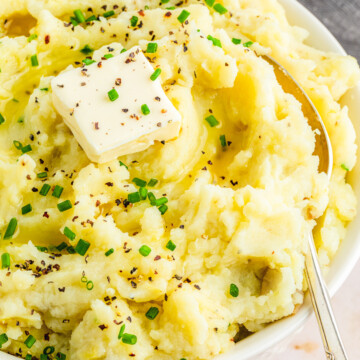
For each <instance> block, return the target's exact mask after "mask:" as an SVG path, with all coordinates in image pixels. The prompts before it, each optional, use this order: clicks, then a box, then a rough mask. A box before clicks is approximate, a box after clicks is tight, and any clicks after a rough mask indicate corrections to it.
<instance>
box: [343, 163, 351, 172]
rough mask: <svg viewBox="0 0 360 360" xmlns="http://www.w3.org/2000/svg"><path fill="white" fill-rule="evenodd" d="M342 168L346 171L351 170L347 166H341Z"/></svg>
mask: <svg viewBox="0 0 360 360" xmlns="http://www.w3.org/2000/svg"><path fill="white" fill-rule="evenodd" d="M341 168H342V169H344V170H345V171H350V169H349V168H348V167H347V166H346V165H345V164H341Z"/></svg>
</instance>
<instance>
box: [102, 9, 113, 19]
mask: <svg viewBox="0 0 360 360" xmlns="http://www.w3.org/2000/svg"><path fill="white" fill-rule="evenodd" d="M114 15H115V11H114V10H110V11H107V12H105V13H104V14H103V17H104V18H108V17H110V16H114Z"/></svg>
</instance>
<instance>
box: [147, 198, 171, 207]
mask: <svg viewBox="0 0 360 360" xmlns="http://www.w3.org/2000/svg"><path fill="white" fill-rule="evenodd" d="M168 201H169V200H168V199H167V198H166V197H162V198H160V199H156V200H155V201H153V203H152V204H151V205H155V206H160V205H164V204H166V203H167V202H168Z"/></svg>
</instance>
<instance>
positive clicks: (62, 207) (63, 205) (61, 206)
mask: <svg viewBox="0 0 360 360" xmlns="http://www.w3.org/2000/svg"><path fill="white" fill-rule="evenodd" d="M57 208H58V209H59V211H61V212H63V211H66V210H69V209H71V208H72V204H71V201H70V200H65V201H63V202H61V203H59V204H57Z"/></svg>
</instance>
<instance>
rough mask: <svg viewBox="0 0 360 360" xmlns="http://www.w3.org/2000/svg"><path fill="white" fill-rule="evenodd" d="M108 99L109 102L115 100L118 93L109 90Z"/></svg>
mask: <svg viewBox="0 0 360 360" xmlns="http://www.w3.org/2000/svg"><path fill="white" fill-rule="evenodd" d="M108 97H109V99H110V100H111V101H115V100H116V99H118V98H119V94H118V92H117V91H116V90H115V89H111V90H110V91H109V92H108Z"/></svg>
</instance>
